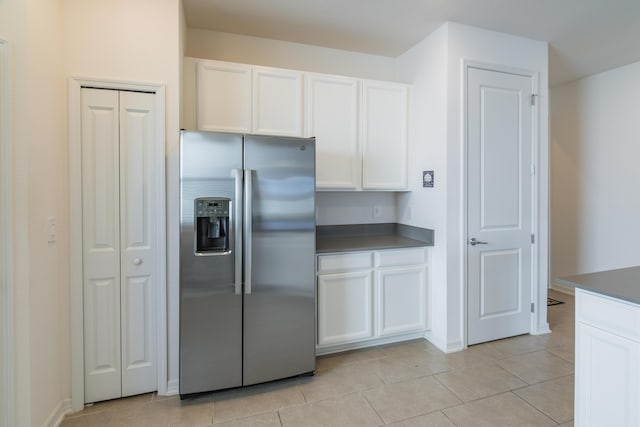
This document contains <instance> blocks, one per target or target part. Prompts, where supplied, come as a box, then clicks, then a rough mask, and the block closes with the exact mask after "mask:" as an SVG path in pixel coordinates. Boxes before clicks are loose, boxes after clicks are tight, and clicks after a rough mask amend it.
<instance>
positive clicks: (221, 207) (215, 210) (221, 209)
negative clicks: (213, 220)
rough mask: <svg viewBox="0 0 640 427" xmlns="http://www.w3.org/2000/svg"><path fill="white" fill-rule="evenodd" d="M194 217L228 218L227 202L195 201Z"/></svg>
mask: <svg viewBox="0 0 640 427" xmlns="http://www.w3.org/2000/svg"><path fill="white" fill-rule="evenodd" d="M196 216H199V217H201V216H208V217H211V216H216V217H220V216H226V217H228V216H229V201H228V200H211V199H198V200H196Z"/></svg>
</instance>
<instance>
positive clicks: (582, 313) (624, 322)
mask: <svg viewBox="0 0 640 427" xmlns="http://www.w3.org/2000/svg"><path fill="white" fill-rule="evenodd" d="M576 310H577V313H576V320H577V321H578V322H582V323H588V324H590V325H592V326H595V327H597V328H600V329H604V330H606V331H609V332H612V333H614V334H617V335H621V336H625V337H628V338H631V339H634V340H640V306H638V305H635V304H631V303H626V302H623V301H619V300H615V299H612V298H609V297H606V296H602V295H596V294H593V293H591V292H586V291H583V290H580V289H576Z"/></svg>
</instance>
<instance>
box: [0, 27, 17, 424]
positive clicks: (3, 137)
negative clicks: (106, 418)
mask: <svg viewBox="0 0 640 427" xmlns="http://www.w3.org/2000/svg"><path fill="white" fill-rule="evenodd" d="M9 88H10V85H9V43H8V42H7V41H6V40H4V39H0V236H1V237H2V239H0V378H2V379H3V380H2V384H1V385H0V426H2V427H4V426H6V427H9V426H12V425H13V424H14V422H13V421H14V417H13V409H14V408H13V402H14V398H13V395H14V393H13V384H14V369H13V368H14V365H13V352H14V348H13V281H12V277H13V275H12V271H13V257H12V253H13V250H12V249H13V227H12V225H13V220H12V217H13V216H12V207H13V203H12V198H13V197H12V194H13V192H12V188H13V187H12V184H13V179H12V171H13V169H12V161H11V160H12V158H11V156H12V154H11V153H12V151H11V138H10V135H11V133H10V123H11V121H10V119H11V117H10V114H9V107H10V105H11V103H10V101H9V100H10V89H9Z"/></svg>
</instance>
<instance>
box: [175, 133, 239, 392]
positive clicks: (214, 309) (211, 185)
mask: <svg viewBox="0 0 640 427" xmlns="http://www.w3.org/2000/svg"><path fill="white" fill-rule="evenodd" d="M180 150H181V160H180V199H181V200H180V203H181V204H180V394H181V395H184V394H189V393H197V392H202V391H208V390H216V389H223V388H229V387H237V386H240V385H242V283H241V280H242V278H241V275H240V273H241V269H240V267H241V262H242V257H241V255H240V253H241V243H240V242H241V240H240V236H238V235H237V231H238V230H239V229H238V228H237V227H238V226H240V225H241V208H242V202H243V200H242V194H241V193H242V177H243V174H242V135H236V134H224V133H211V132H186V131H183V132H182V133H181V137H180ZM239 219H240V222H238V220H239Z"/></svg>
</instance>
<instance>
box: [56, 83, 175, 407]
mask: <svg viewBox="0 0 640 427" xmlns="http://www.w3.org/2000/svg"><path fill="white" fill-rule="evenodd" d="M82 87H94V88H101V89H114V90H135V91H143V92H152V93H155V108H156V114H157V116H156V117H157V120H156V135H157V138H158V141H159V143H161V146H162V149H158V150H157V153H156V154H157V157H156V159H155V165H154V167H155V168H156V170H158V171H159V174H158V176H159V177H160V179H158V180H157V183H156V194H157V197H158V204H159V205H160V206H165V207H166V189H165V180H166V173H165V157H166V155H165V154H166V137H165V88H164V85H162V84H145V83H135V82H124V81H112V80H104V79H86V78H77V77H72V78H70V79H69V88H68V94H69V217H70V218H69V219H70V230H69V233H70V272H69V274H70V278H69V279H70V294H71V297H70V298H71V301H70V304H71V408H72V409H73V410H74V411H78V410H81V409H82V408H83V407H84V330H83V307H82V306H83V303H82V188H81V185H82V170H81V169H82V157H81V154H82V153H81V127H80V124H81V99H80V94H81V89H82ZM156 236H157V239H158V251H157V257H158V259H157V260H156V263H157V264H156V265H157V266H158V270H157V277H158V284H159V286H158V289H157V292H158V293H157V297H156V298H157V300H156V302H157V325H158V328H157V331H158V335H157V363H158V377H157V378H158V384H157V386H158V394H160V395H164V394H167V391H168V389H169V385H168V383H167V279H166V276H167V272H166V266H167V262H166V257H167V255H166V242H167V236H166V209H165V210H161V211H160V212H159V213H158V221H157V229H156Z"/></svg>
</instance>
